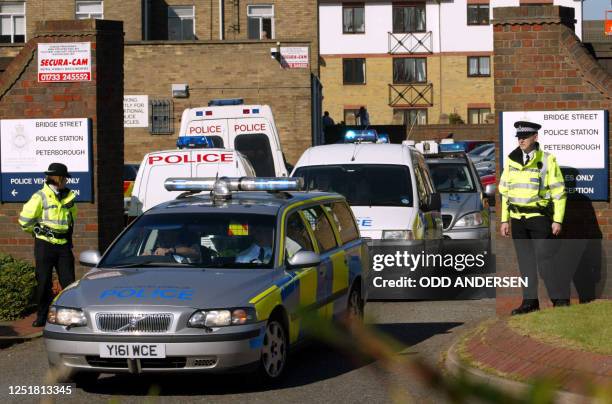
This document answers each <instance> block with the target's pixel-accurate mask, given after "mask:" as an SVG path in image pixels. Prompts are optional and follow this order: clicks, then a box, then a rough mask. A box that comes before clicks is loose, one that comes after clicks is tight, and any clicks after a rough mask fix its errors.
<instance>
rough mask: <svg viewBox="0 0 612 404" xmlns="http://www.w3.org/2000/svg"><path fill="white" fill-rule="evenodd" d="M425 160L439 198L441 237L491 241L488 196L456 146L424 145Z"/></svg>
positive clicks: (463, 153) (453, 144)
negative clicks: (440, 201)
mask: <svg viewBox="0 0 612 404" xmlns="http://www.w3.org/2000/svg"><path fill="white" fill-rule="evenodd" d="M418 146H419V148H420V149H423V150H425V152H426V154H425V159H426V161H427V165H428V166H429V170H430V171H431V175H432V177H433V181H434V183H435V186H436V190H437V191H438V192H439V193H440V195H441V199H442V222H443V224H444V237H445V238H450V239H476V240H485V241H488V240H490V238H491V231H490V220H489V203H488V195H486V193H485V189H484V188H483V186H482V185H481V183H480V179H479V176H478V173H477V171H476V168H475V167H474V164H473V163H472V162H471V160H470V159H469V158H468V156H467V155H466V153H465V152H464V151H463V148H462V147H463V146H462V145H461V144H458V143H453V142H448V143H442V144H440V145H438V144H436V143H435V142H424V143H421V144H419V145H418Z"/></svg>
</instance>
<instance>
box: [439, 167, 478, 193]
mask: <svg viewBox="0 0 612 404" xmlns="http://www.w3.org/2000/svg"><path fill="white" fill-rule="evenodd" d="M428 165H429V171H431V176H432V177H433V180H434V184H435V186H436V191H438V192H476V188H475V185H474V182H473V181H472V176H471V175H470V169H469V167H468V166H467V164H452V163H451V164H447V163H440V164H439V163H428Z"/></svg>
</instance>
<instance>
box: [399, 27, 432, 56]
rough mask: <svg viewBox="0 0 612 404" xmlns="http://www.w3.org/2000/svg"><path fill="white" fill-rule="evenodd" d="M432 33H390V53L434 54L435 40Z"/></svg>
mask: <svg viewBox="0 0 612 404" xmlns="http://www.w3.org/2000/svg"><path fill="white" fill-rule="evenodd" d="M432 38H433V37H432V34H431V31H428V32H408V33H405V34H395V33H393V32H389V53H390V54H392V55H395V54H401V53H408V54H412V53H433V39H432Z"/></svg>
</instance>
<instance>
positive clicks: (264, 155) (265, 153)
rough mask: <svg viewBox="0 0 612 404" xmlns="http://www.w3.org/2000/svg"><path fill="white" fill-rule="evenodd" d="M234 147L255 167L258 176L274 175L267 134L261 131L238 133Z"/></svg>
mask: <svg viewBox="0 0 612 404" xmlns="http://www.w3.org/2000/svg"><path fill="white" fill-rule="evenodd" d="M234 148H235V149H236V150H238V151H239V152H240V153H242V154H244V155H245V156H246V157H247V158H248V159H249V161H250V162H251V164H253V168H254V169H255V174H256V175H257V176H258V177H274V176H275V170H274V160H273V159H272V149H271V148H270V141H269V140H268V136H266V135H264V134H263V133H252V134H248V135H238V136H236V139H235V140H234Z"/></svg>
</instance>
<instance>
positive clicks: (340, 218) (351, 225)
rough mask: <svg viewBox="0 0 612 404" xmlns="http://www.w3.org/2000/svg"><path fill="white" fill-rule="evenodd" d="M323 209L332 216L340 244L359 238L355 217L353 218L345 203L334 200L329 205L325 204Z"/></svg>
mask: <svg viewBox="0 0 612 404" xmlns="http://www.w3.org/2000/svg"><path fill="white" fill-rule="evenodd" d="M325 209H326V210H327V213H329V214H330V216H331V217H333V218H334V220H335V222H336V226H338V231H339V233H340V240H341V241H342V244H346V243H348V242H351V241H353V240H356V239H358V238H359V230H357V226H355V219H353V215H352V214H351V211H350V208H349V207H348V206H347V205H346V204H345V203H342V202H335V203H332V205H331V206H328V205H325Z"/></svg>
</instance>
